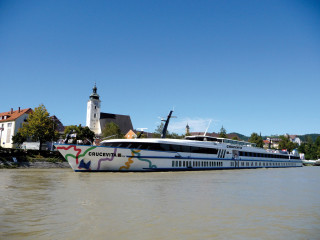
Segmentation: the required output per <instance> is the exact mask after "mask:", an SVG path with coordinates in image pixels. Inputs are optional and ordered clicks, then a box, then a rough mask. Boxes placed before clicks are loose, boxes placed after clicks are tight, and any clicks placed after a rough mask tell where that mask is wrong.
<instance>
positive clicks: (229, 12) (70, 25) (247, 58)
mask: <svg viewBox="0 0 320 240" xmlns="http://www.w3.org/2000/svg"><path fill="white" fill-rule="evenodd" d="M0 82H1V84H0V85H1V87H0V89H1V102H0V112H5V111H9V110H10V109H11V108H14V109H17V108H18V107H19V106H20V107H21V108H28V107H31V108H35V107H37V106H39V104H44V105H45V106H46V108H47V109H48V111H49V113H50V114H52V115H56V116H57V117H58V118H59V119H60V120H61V121H62V123H63V124H64V125H71V124H82V125H85V123H86V104H87V100H88V99H89V95H90V94H91V92H92V87H93V85H94V82H96V83H97V87H98V93H99V94H100V98H101V100H102V112H108V113H117V114H126V115H130V116H131V119H132V122H133V126H134V128H141V127H144V128H148V130H147V131H150V132H152V131H154V129H155V128H156V126H157V125H158V124H159V123H160V119H159V118H158V117H164V116H166V115H167V114H168V112H169V111H170V110H171V109H172V108H173V107H174V109H175V113H174V115H175V116H177V117H178V118H176V119H172V121H171V125H170V127H171V128H170V129H169V130H171V131H174V132H177V133H183V132H184V128H185V125H186V123H187V122H188V123H189V125H190V127H191V131H205V128H206V127H207V124H208V122H209V120H210V119H211V120H212V123H211V125H210V128H209V130H208V131H209V132H212V131H215V132H218V131H219V130H220V128H221V126H222V125H223V126H224V127H225V128H226V130H227V132H239V133H242V134H245V135H250V134H251V133H252V132H258V133H260V132H261V134H262V135H270V134H285V133H289V134H306V133H320V111H319V105H320V101H319V99H320V98H319V90H320V2H319V1H308V0H266V1H253V0H252V1H250V0H243V1H238V0H226V1H220V0H210V1H205V0H200V1H196V0H193V1H189V0H179V1H178V0H170V1H165V0H161V1H160V0H157V1H153V0H142V1H140V0H134V1H131V0H128V1H121V0H115V1H108V0H105V1H80V0H74V1H72V0H70V1H69V0H54V1H53V0H52V1H50V0H46V1H40V0H39V1H32V0H30V1H15V0H8V1H6V0H0Z"/></svg>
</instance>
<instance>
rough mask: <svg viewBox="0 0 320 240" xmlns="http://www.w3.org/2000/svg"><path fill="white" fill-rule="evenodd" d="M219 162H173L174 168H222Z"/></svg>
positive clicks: (221, 163)
mask: <svg viewBox="0 0 320 240" xmlns="http://www.w3.org/2000/svg"><path fill="white" fill-rule="evenodd" d="M222 166H223V162H217V161H172V167H222Z"/></svg>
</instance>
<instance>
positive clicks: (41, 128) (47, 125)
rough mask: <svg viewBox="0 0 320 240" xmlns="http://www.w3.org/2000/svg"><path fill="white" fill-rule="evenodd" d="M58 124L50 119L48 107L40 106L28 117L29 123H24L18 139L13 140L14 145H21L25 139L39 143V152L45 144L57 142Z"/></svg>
mask: <svg viewBox="0 0 320 240" xmlns="http://www.w3.org/2000/svg"><path fill="white" fill-rule="evenodd" d="M56 128H57V124H56V123H55V121H54V120H53V119H52V118H50V116H49V113H48V111H47V109H46V107H45V106H44V105H43V104H40V105H39V107H37V108H35V109H34V110H33V112H32V113H31V114H30V115H29V116H28V118H27V122H25V123H23V125H22V128H20V129H19V130H18V133H17V135H18V136H17V137H15V138H13V139H12V140H13V141H14V143H15V142H16V143H19V142H21V141H22V139H23V138H25V139H28V138H29V139H31V140H32V141H36V142H39V143H40V144H39V150H41V146H42V144H43V143H44V142H47V141H52V140H57V138H58V132H57V131H56Z"/></svg>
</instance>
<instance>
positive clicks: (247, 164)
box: [231, 162, 296, 167]
mask: <svg viewBox="0 0 320 240" xmlns="http://www.w3.org/2000/svg"><path fill="white" fill-rule="evenodd" d="M239 165H240V166H241V167H258V166H259V167H267V166H279V167H280V166H296V163H289V162H240V164H239ZM234 166H235V162H231V167H234Z"/></svg>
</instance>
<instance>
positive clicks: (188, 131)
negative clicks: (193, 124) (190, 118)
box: [186, 123, 190, 136]
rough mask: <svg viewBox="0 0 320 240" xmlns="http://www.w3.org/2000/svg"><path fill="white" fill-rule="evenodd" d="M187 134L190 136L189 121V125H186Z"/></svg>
mask: <svg viewBox="0 0 320 240" xmlns="http://www.w3.org/2000/svg"><path fill="white" fill-rule="evenodd" d="M186 136H190V127H189V124H188V123H187V126H186Z"/></svg>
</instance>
